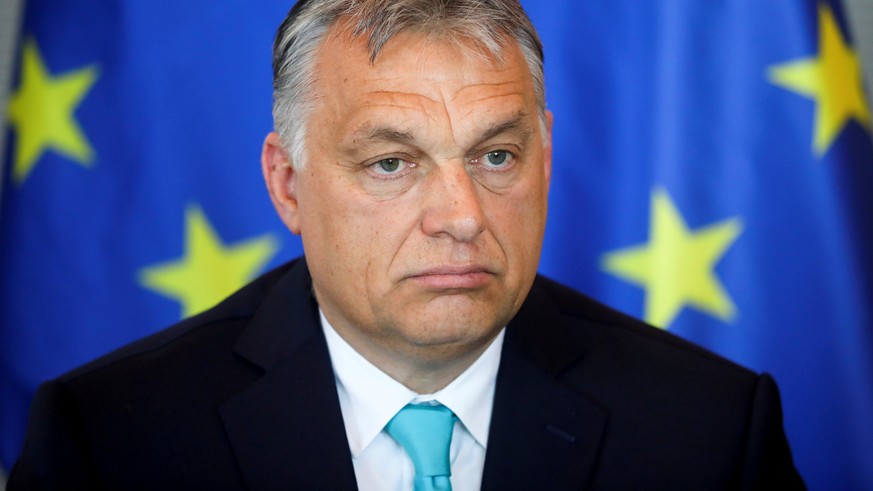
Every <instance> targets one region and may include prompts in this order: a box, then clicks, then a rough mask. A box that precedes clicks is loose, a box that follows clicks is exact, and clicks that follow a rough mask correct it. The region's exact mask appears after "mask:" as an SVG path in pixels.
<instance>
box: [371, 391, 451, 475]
mask: <svg viewBox="0 0 873 491" xmlns="http://www.w3.org/2000/svg"><path fill="white" fill-rule="evenodd" d="M454 426H455V415H454V413H452V411H451V410H449V408H447V407H445V406H443V405H442V404H438V405H435V406H426V405H420V404H408V405H407V406H406V407H404V408H403V409H401V410H400V411H399V412H398V413H397V414H395V415H394V417H393V418H391V421H389V422H388V424H387V425H385V431H387V432H388V434H389V435H391V437H392V438H394V440H396V441H397V443H399V444H400V445H401V446H403V448H404V449H405V450H406V453H407V454H409V458H410V459H412V465H413V466H415V481H414V485H413V489H414V490H415V491H451V489H452V483H451V481H449V476H451V475H452V471H451V469H450V468H449V446H450V445H451V443H452V430H453V428H454Z"/></svg>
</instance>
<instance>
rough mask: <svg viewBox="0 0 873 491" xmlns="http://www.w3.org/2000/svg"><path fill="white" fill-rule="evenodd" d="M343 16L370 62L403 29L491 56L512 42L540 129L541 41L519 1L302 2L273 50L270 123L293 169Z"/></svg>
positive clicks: (542, 113) (298, 162) (282, 28)
mask: <svg viewBox="0 0 873 491" xmlns="http://www.w3.org/2000/svg"><path fill="white" fill-rule="evenodd" d="M341 17H342V18H348V19H349V24H348V27H349V29H350V30H351V32H352V34H353V35H354V36H360V35H366V36H367V47H368V49H369V51H370V61H371V62H372V61H374V60H375V59H376V56H377V55H378V54H379V52H380V51H381V49H382V48H383V46H385V43H387V42H388V41H389V40H391V38H393V37H394V36H395V35H397V34H398V33H400V32H401V31H413V32H418V33H422V34H428V35H437V36H440V37H441V38H443V39H445V40H447V41H449V42H453V43H460V42H461V41H464V40H466V41H472V42H474V43H475V44H477V45H478V46H480V47H481V48H483V49H484V50H485V51H487V52H488V53H490V54H491V55H493V56H496V57H501V56H502V54H503V50H504V47H505V45H506V43H507V41H513V40H514V41H515V42H516V43H518V46H519V48H520V49H521V52H522V54H523V55H524V58H525V61H526V62H527V65H528V69H529V70H530V74H531V77H532V79H533V84H534V90H535V95H536V99H537V106H538V108H539V112H540V126H541V129H542V128H544V127H545V114H546V112H545V111H546V105H545V81H544V75H543V48H542V43H541V42H540V39H539V36H538V35H537V32H536V29H534V26H533V24H532V23H531V21H530V19H529V18H528V17H527V14H526V13H525V12H524V9H523V8H522V6H521V4H520V3H519V0H300V1H299V2H297V4H296V5H295V6H294V7H293V8H292V9H291V11H290V12H289V13H288V16H287V17H286V18H285V21H284V22H282V25H281V26H279V30H278V32H277V33H276V41H275V43H274V45H273V124H274V125H275V128H276V131H277V132H278V133H279V137H280V139H281V140H282V144H283V145H284V147H285V149H286V151H288V152H289V157H290V158H291V161H292V163H293V165H294V166H295V167H298V168H300V167H303V165H304V163H305V149H304V142H305V140H306V130H307V124H306V123H307V121H308V118H309V116H310V114H311V113H312V111H313V107H314V104H315V101H314V97H312V93H313V87H314V85H315V74H314V71H315V60H316V57H317V54H318V50H319V48H320V47H321V45H322V43H323V41H324V38H325V36H326V35H327V32H328V31H329V30H330V28H331V27H332V26H333V24H334V22H336V21H337V20H338V19H340V18H341Z"/></svg>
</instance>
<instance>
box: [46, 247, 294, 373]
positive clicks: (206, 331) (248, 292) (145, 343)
mask: <svg viewBox="0 0 873 491" xmlns="http://www.w3.org/2000/svg"><path fill="white" fill-rule="evenodd" d="M295 262H296V261H292V262H290V263H286V264H284V265H282V266H279V267H278V268H276V269H274V270H272V271H269V272H267V273H265V274H264V275H263V276H261V277H259V278H257V279H256V280H255V281H253V282H252V283H249V284H248V285H246V286H244V287H243V288H241V289H240V290H238V291H237V292H235V293H234V294H232V295H231V296H229V297H228V298H226V299H225V300H223V301H222V302H220V303H219V304H218V305H216V306H214V307H212V308H211V309H209V310H207V311H205V312H202V313H200V314H197V315H195V316H193V317H190V318H188V319H184V320H182V321H180V322H178V323H176V324H173V325H171V326H169V327H166V328H164V329H162V330H160V331H157V332H155V333H154V334H151V335H149V336H146V337H144V338H141V339H139V340H137V341H134V342H132V343H130V344H127V345H125V346H122V347H120V348H118V349H116V350H114V351H112V352H110V353H108V354H106V355H103V356H101V357H99V358H96V359H94V360H93V361H91V362H88V363H86V364H84V365H82V366H80V367H78V368H76V369H73V370H72V371H70V372H68V373H66V374H64V375H62V376H61V377H59V378H58V381H59V382H61V383H67V382H72V381H74V380H77V379H79V378H81V377H83V376H85V375H87V374H89V373H92V372H95V371H97V370H100V369H103V368H107V367H110V366H113V365H116V364H119V363H123V362H125V361H128V360H131V359H134V358H137V357H140V356H146V355H150V354H151V355H155V354H157V353H161V352H174V353H176V354H177V355H178V354H182V353H185V352H187V351H188V350H190V349H208V348H210V347H212V348H214V347H215V343H220V342H223V343H232V342H233V340H235V339H236V335H237V334H238V332H239V331H240V330H242V328H243V327H244V326H245V324H246V321H247V320H248V319H250V318H251V317H252V315H254V313H255V312H256V311H257V309H258V306H259V304H260V302H261V300H262V299H263V298H264V297H265V296H266V295H267V293H268V292H269V291H270V290H271V289H272V288H273V286H274V285H275V284H276V283H277V282H278V281H279V280H280V278H282V277H283V276H284V275H285V274H286V273H287V272H288V270H289V269H291V268H292V267H293V266H294V264H295Z"/></svg>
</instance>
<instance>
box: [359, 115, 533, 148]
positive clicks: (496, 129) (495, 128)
mask: <svg viewBox="0 0 873 491" xmlns="http://www.w3.org/2000/svg"><path fill="white" fill-rule="evenodd" d="M527 117H528V113H527V112H526V111H524V110H521V111H518V112H517V113H515V114H514V115H512V116H511V117H509V118H508V119H506V120H504V121H501V122H497V123H494V124H492V125H491V126H490V127H489V128H488V129H487V130H485V131H484V132H483V133H482V134H481V135H480V136H479V138H478V143H482V142H485V141H488V140H490V139H492V138H494V137H496V136H498V135H501V134H503V133H506V132H509V131H513V130H517V129H519V128H522V127H523V126H524V125H525V123H524V121H525V119H526V118H527ZM523 133H524V135H525V136H526V135H528V134H530V133H533V130H531V129H526V130H525V131H524V132H523ZM353 135H354V137H353V138H354V140H355V141H359V140H363V141H364V142H395V143H401V144H404V145H409V146H413V145H414V144H415V141H416V140H415V136H414V135H413V134H412V133H409V132H407V131H402V130H398V129H396V128H390V127H387V126H374V125H371V124H368V123H366V124H364V125H362V126H361V127H359V128H358V129H357V130H355V132H354V133H353ZM478 143H477V144H478Z"/></svg>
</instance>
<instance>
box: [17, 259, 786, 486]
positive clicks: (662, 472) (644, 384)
mask: <svg viewBox="0 0 873 491" xmlns="http://www.w3.org/2000/svg"><path fill="white" fill-rule="evenodd" d="M494 397H495V401H494V410H493V415H492V421H491V429H490V434H489V440H488V450H487V453H486V459H485V471H484V477H483V483H482V489H494V490H512V489H647V490H649V489H671V490H675V489H706V490H713V489H780V490H786V489H802V488H803V483H802V482H801V480H800V477H799V476H798V474H797V472H796V471H795V469H794V466H793V464H792V460H791V454H790V451H789V448H788V444H787V442H786V439H785V435H784V432H783V429H782V414H781V407H780V402H779V395H778V391H777V389H776V386H775V384H774V382H773V380H772V379H771V378H770V377H769V376H767V375H757V374H755V373H752V372H750V371H748V370H746V369H744V368H741V367H739V366H737V365H735V364H733V363H730V362H728V361H725V360H723V359H721V358H719V357H717V356H715V355H713V354H711V353H709V352H707V351H705V350H703V349H701V348H698V347H696V346H694V345H692V344H690V343H687V342H685V341H682V340H680V339H678V338H676V337H674V336H672V335H670V334H668V333H665V332H662V331H660V330H658V329H655V328H652V327H649V326H647V325H644V324H643V323H640V322H638V321H636V320H633V319H631V318H629V317H626V316H624V315H622V314H619V313H617V312H615V311H613V310H610V309H608V308H607V307H604V306H603V305H601V304H598V303H597V302H595V301H593V300H591V299H588V298H586V297H584V296H582V295H581V294H579V293H577V292H575V291H573V290H570V289H568V288H566V287H564V286H561V285H559V284H557V283H555V282H552V281H550V280H548V279H545V278H542V277H540V278H537V280H536V282H535V283H534V285H533V288H532V289H531V292H530V294H529V295H528V298H527V299H526V301H525V302H524V305H523V306H522V308H521V310H520V311H519V313H518V314H517V315H516V316H515V318H514V319H513V320H512V321H511V322H510V323H509V325H508V327H507V334H506V340H505V343H504V347H503V353H502V359H501V362H500V369H499V373H498V377H497V389H496V393H495V396H494ZM8 486H9V489H10V490H12V491H15V490H18V489H125V490H128V489H222V490H223V489H253V490H275V489H354V488H355V475H354V469H353V467H352V460H351V455H350V452H349V447H348V442H347V440H346V433H345V430H344V427H343V419H342V414H341V412H340V406H339V401H338V398H337V393H336V386H335V382H334V375H333V372H332V369H331V364H330V358H329V355H328V351H327V346H326V343H325V340H324V336H323V333H322V330H321V328H320V323H319V317H318V311H317V305H316V303H315V301H314V299H313V297H312V294H311V280H310V277H309V271H308V269H307V267H306V263H305V261H304V260H302V259H301V260H297V261H294V262H292V263H289V264H287V265H285V266H283V267H281V268H279V269H277V270H275V271H273V272H271V273H268V274H266V275H265V276H263V277H261V278H260V279H258V280H256V281H255V282H253V283H252V284H250V285H249V286H247V287H245V288H244V289H242V290H240V291H239V292H237V293H236V294H234V295H233V296H232V297H230V298H228V299H227V300H225V301H224V302H223V303H221V304H220V305H218V306H217V307H215V308H214V309H212V310H210V311H208V312H206V313H204V314H201V315H199V316H196V317H194V318H191V319H189V320H186V321H183V322H182V323H180V324H178V325H176V326H173V327H171V328H169V329H167V330H165V331H162V332H159V333H158V334H156V335H153V336H151V337H149V338H146V339H143V340H141V341H139V342H136V343H134V344H132V345H130V346H127V347H125V348H122V349H120V350H118V351H116V352H114V353H112V354H110V355H107V356H105V357H103V358H101V359H99V360H96V361H94V362H92V363H90V364H88V365H86V366H84V367H81V368H79V369H77V370H75V371H73V372H71V373H69V374H67V375H64V376H62V377H60V378H59V379H57V380H55V381H52V382H48V383H46V384H44V385H43V386H42V387H41V388H40V390H39V391H38V393H37V395H36V398H35V399H34V402H33V405H32V409H31V420H30V424H29V428H28V433H27V441H26V443H25V446H24V450H23V453H22V456H21V458H20V460H19V462H18V464H17V465H16V466H15V468H14V470H13V472H12V474H11V476H10V481H9V484H8Z"/></svg>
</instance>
